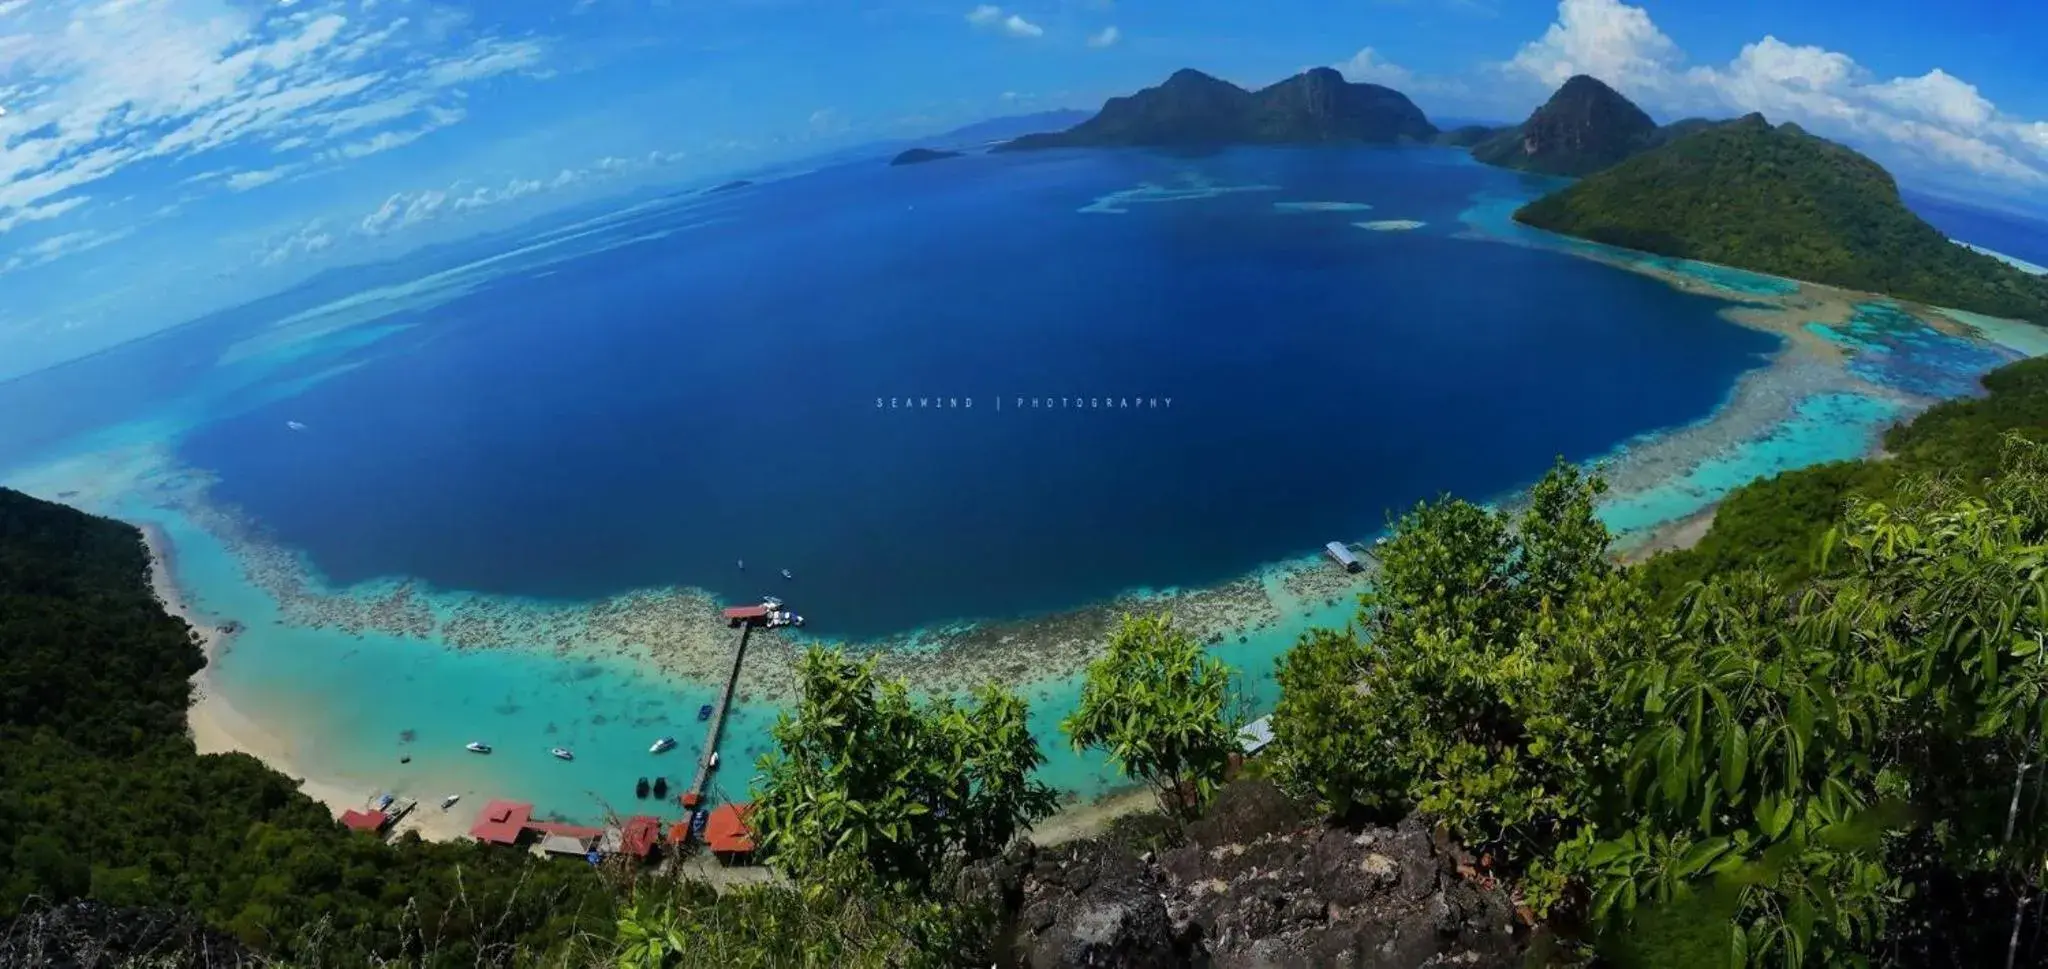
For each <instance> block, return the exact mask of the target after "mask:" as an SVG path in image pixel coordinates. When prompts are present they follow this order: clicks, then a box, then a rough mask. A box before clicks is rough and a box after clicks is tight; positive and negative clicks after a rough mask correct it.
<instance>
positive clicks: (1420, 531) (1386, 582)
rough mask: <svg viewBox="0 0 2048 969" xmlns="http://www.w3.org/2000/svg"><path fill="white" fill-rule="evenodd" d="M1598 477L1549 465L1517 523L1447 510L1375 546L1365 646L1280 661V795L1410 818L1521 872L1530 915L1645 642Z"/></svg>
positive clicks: (1601, 764) (1410, 520)
mask: <svg viewBox="0 0 2048 969" xmlns="http://www.w3.org/2000/svg"><path fill="white" fill-rule="evenodd" d="M1604 487H1605V485H1604V483H1603V482H1601V481H1600V480H1599V479H1597V478H1589V477H1586V476H1584V475H1582V474H1581V473H1580V472H1579V471H1578V470H1577V469H1575V468H1572V467H1571V466H1570V465H1567V464H1564V463H1563V462H1559V463H1558V464H1557V466H1555V467H1554V468H1553V469H1552V470H1551V471H1550V472H1549V473H1548V474H1547V475H1546V476H1545V477H1544V479H1543V480H1542V481H1541V482H1539V483H1538V484H1537V485H1536V487H1535V488H1534V489H1533V490H1532V492H1531V495H1530V500H1529V504H1528V507H1527V508H1526V509H1525V510H1524V511H1523V512H1522V513H1521V514H1520V515H1519V516H1516V515H1511V514H1509V513H1506V512H1500V511H1488V510H1486V509H1483V508H1480V507H1478V506H1476V505H1472V504H1470V503H1468V502H1463V501H1458V500H1451V499H1446V500H1443V501H1439V502H1435V503H1431V504H1424V505H1421V506H1418V507H1417V508H1416V509H1415V510H1413V511H1412V512H1410V513H1409V514H1408V515H1406V516H1404V517H1403V518H1402V519H1401V520H1400V521H1399V522H1397V523H1396V524H1395V526H1394V529H1393V533H1392V535H1391V536H1389V538H1388V540H1387V541H1386V542H1385V543H1384V544H1382V545H1381V546H1380V548H1379V553H1378V557H1379V565H1380V568H1379V571H1378V573H1377V574H1376V575H1375V576H1374V579H1373V588H1372V591H1371V592H1369V593H1368V594H1366V595H1365V596H1363V597H1361V605H1362V621H1361V626H1360V630H1361V634H1354V633H1352V632H1350V631H1346V632H1345V633H1341V634H1335V633H1316V634H1312V635H1310V636H1308V637H1306V638H1305V639H1304V640H1303V642H1302V643H1301V644H1300V645H1298V646H1296V647H1295V649H1294V650H1292V651H1290V652H1289V653H1288V655H1287V656H1285V657H1283V658H1282V660H1281V663H1280V668H1279V680H1280V683H1281V700H1280V704H1279V708H1278V710H1277V711H1276V713H1275V715H1274V733H1275V735H1276V747H1277V748H1278V759H1279V764H1280V769H1281V773H1282V778H1283V780H1284V781H1285V782H1286V783H1288V784H1289V785H1290V786H1291V787H1293V788H1294V789H1295V790H1297V791H1299V792H1302V793H1306V794H1310V795H1312V796H1314V797H1316V798H1318V799H1319V800H1321V801H1322V802H1323V803H1325V804H1327V805H1328V806H1330V807H1331V809H1333V810H1334V811H1337V812H1339V813H1343V812H1346V811H1348V810H1350V809H1351V808H1353V807H1355V806H1364V807H1377V808H1386V809H1392V810H1409V809H1414V810H1420V811H1422V812H1424V813H1427V814H1429V815H1431V816H1433V817H1435V818H1437V819H1438V820H1439V821H1441V822H1442V823H1443V824H1444V825H1445V826H1446V827H1447V828H1449V829H1450V831H1451V832H1452V833H1454V834H1455V835H1456V836H1458V837H1459V838H1460V839H1462V840H1464V841H1465V842H1466V843H1467V844H1469V845H1472V846H1475V847H1479V848H1481V849H1484V850H1486V851H1488V852H1490V853H1497V854H1498V856H1499V857H1498V860H1500V861H1502V862H1505V863H1507V864H1508V865H1510V866H1512V867H1515V868H1517V869H1526V868H1530V867H1532V866H1533V868H1534V869H1535V870H1534V872H1533V878H1532V880H1531V882H1530V884H1531V886H1532V888H1531V892H1532V896H1531V897H1532V901H1534V902H1535V903H1536V904H1537V905H1538V906H1539V907H1541V908H1547V907H1548V906H1550V905H1551V904H1553V903H1554V902H1556V901H1558V900H1559V899H1560V898H1561V896H1562V892H1563V890H1564V884H1563V880H1562V879H1561V877H1559V876H1557V875H1555V874H1554V873H1550V872H1548V871H1546V870H1545V867H1544V866H1545V865H1546V864H1547V861H1548V858H1549V857H1550V854H1551V851H1552V849H1553V848H1554V846H1556V845H1558V844H1560V843H1563V842H1566V841H1569V840H1572V839H1573V838H1575V837H1578V836H1579V832H1580V830H1581V829H1582V828H1583V827H1584V825H1585V824H1587V823H1588V821H1589V820H1590V817H1591V814H1592V812H1593V809H1594V807H1595V804H1594V797H1595V795H1596V790H1595V789H1594V788H1593V787H1592V786H1591V785H1589V784H1588V783H1587V778H1588V777H1589V776H1597V775H1599V774H1601V773H1602V772H1609V771H1613V770H1616V769H1618V767H1619V762H1620V759H1621V758H1622V756H1624V754H1625V744H1622V743H1617V738H1618V737H1620V738H1625V737H1626V736H1627V734H1626V732H1625V731H1626V728H1627V726H1628V721H1627V717H1626V711H1625V710H1617V709H1616V708H1613V707H1611V706H1610V705H1609V704H1608V703H1607V697H1606V695H1605V694H1604V693H1603V686H1604V679H1603V677H1604V673H1605V671H1606V670H1607V669H1608V667H1609V666H1610V665H1611V664H1613V663H1614V662H1616V661H1617V660H1619V659H1620V658H1623V657H1626V656H1627V655H1629V654H1630V653H1631V651H1633V650H1635V649H1638V648H1641V644H1642V643H1643V642H1644V641H1645V640H1646V639H1647V637H1648V636H1649V629H1648V618H1647V616H1648V609H1647V600H1646V599H1645V597H1644V596H1642V594H1641V593H1640V591H1639V590H1638V589H1637V588H1636V587H1635V586H1634V585H1633V584H1632V583H1631V582H1629V581H1627V577H1626V576H1625V575H1624V574H1622V573H1620V572H1617V570H1616V569H1615V567H1614V566H1612V565H1611V564H1610V563H1609V562H1608V561H1607V559H1606V551H1605V550H1606V546H1607V542H1608V535H1607V531H1606V529H1605V527H1603V526H1602V525H1601V524H1600V522H1599V520H1598V519H1597V518H1596V517H1594V515H1593V507H1594V501H1595V500H1596V499H1597V497H1598V496H1599V494H1600V493H1601V492H1602V491H1603V490H1604Z"/></svg>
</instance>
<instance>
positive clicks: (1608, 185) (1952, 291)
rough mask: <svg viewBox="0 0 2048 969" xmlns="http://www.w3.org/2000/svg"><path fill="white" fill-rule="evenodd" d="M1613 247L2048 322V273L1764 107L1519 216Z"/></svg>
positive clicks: (1573, 188)
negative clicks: (1912, 205) (1921, 205)
mask: <svg viewBox="0 0 2048 969" xmlns="http://www.w3.org/2000/svg"><path fill="white" fill-rule="evenodd" d="M1515 218H1516V219H1517V220H1518V221H1521V222H1524V223H1527V224H1529V225H1533V226H1536V227H1538V228H1542V229H1548V230H1551V231H1553V232H1560V233H1564V234H1566V235H1573V236H1578V237H1581V238H1585V239H1591V240H1593V241H1595V242H1603V243H1607V244H1609V245H1616V246H1623V247H1626V248H1629V249H1639V250H1642V251H1645V252H1654V253H1659V254H1661V255H1667V256H1679V257H1683V258H1687V259H1698V260H1702V261H1705V262H1713V263H1720V264H1722V265H1727V266H1736V267H1740V268H1743V269H1752V270H1756V271H1759V272H1766V273H1771V274H1774V275H1778V276H1785V277H1789V278H1792V279H1803V280H1809V281H1812V282H1818V283H1826V284H1829V285H1833V286H1840V287H1843V288H1846V289H1854V290H1861V291H1865V292H1873V293H1884V294H1888V295H1891V296H1897V297H1900V298H1903V299H1909V300H1913V301H1916V302H1921V303H1928V304H1932V305H1935V306H1945V307H1950V308H1954V309H1962V310H1971V311H1975V312H1979V313H1987V314H1991V315H1994V316H2002V317H2009V318H2015V319H2027V320H2032V321H2035V322H2040V323H2048V279H2043V278H2041V277H2036V276H2030V275H2028V274H2026V273H2023V272H2021V271H2019V270H2017V269H2014V268H2012V267H2011V266H2008V265H2006V264H2004V263H2002V262H1999V261H1998V260H1996V259H1993V258H1991V257H1989V256H1984V255H1979V254H1977V253H1974V252H1971V251H1969V250H1967V249H1964V248H1963V247H1961V246H1958V245H1956V244H1955V243H1953V242H1950V241H1949V240H1948V238H1947V236H1945V235H1943V234H1942V232H1941V231H1940V230H1938V229H1936V228H1934V227H1933V226H1931V225H1928V224H1927V223H1926V222H1924V221H1922V220H1921V219H1920V217H1919V216H1917V215H1915V214H1913V212H1912V211H1911V210H1910V209H1908V208H1906V206H1905V204H1904V203H1903V202H1901V201H1900V200H1899V190H1898V186H1897V184H1896V183H1894V182H1893V181H1892V177H1891V175H1890V174H1889V173H1887V172H1886V171H1885V170H1884V169H1883V168H1882V167H1880V166H1879V165H1878V164H1877V163H1876V162H1874V161H1871V160H1870V159H1869V158H1866V157H1864V156H1863V155H1861V154H1858V153H1857V152H1855V151H1853V150H1851V149H1849V148H1846V147H1843V146H1841V145H1838V144H1835V143H1834V142H1831V141H1828V140H1826V139H1823V138H1819V137H1816V136H1814V135H1811V134H1808V133H1806V132H1805V131H1803V130H1801V129H1800V128H1799V127H1798V126H1796V125H1792V124H1783V125H1778V126H1776V127H1773V126H1772V125H1770V124H1769V123H1768V122H1766V121H1765V120H1764V117H1763V116H1762V115H1760V114H1752V115H1749V116H1747V117H1744V118H1742V119H1740V120H1738V121H1733V122H1729V123H1726V124H1720V125H1714V126H1710V127H1705V128H1702V129H1701V130H1698V131H1696V132H1694V133H1692V134H1689V135H1686V136H1684V137H1681V138H1677V139H1676V140H1673V141H1672V142H1671V143H1669V144H1666V145H1664V146H1662V147H1659V148H1655V149H1652V150H1650V151H1647V152H1644V153H1642V154H1638V155H1636V156H1634V157H1632V158H1629V159H1628V160H1626V161H1623V162H1621V163H1620V164H1618V165H1615V166H1614V167H1612V168H1609V169H1606V170H1605V171H1601V172H1598V173H1596V174H1593V175H1589V176H1587V177H1586V178H1585V179H1583V180H1581V181H1580V182H1578V183H1577V184H1575V185H1573V186H1571V187H1569V188H1566V189H1563V190H1561V191H1559V192H1556V193H1553V194H1551V195H1548V196H1545V197H1543V198H1541V199H1538V200H1536V201H1534V202H1531V203H1530V204H1528V205H1527V206H1524V207H1523V208H1522V209H1521V210H1520V211H1518V212H1516V213H1515Z"/></svg>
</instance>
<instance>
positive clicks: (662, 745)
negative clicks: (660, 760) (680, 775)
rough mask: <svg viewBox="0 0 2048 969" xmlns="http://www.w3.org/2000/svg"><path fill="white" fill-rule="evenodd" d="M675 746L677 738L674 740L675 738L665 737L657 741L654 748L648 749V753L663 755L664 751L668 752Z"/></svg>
mask: <svg viewBox="0 0 2048 969" xmlns="http://www.w3.org/2000/svg"><path fill="white" fill-rule="evenodd" d="M675 745H676V738H674V737H663V738H661V739H660V740H657V741H655V742H654V746H652V747H649V748H647V752H648V753H650V754H658V753H661V752H662V751H664V750H668V749H670V748H672V747H674V746H675Z"/></svg>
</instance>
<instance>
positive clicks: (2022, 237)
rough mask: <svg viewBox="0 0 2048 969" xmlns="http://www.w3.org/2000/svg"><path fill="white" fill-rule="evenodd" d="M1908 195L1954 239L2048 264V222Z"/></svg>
mask: <svg viewBox="0 0 2048 969" xmlns="http://www.w3.org/2000/svg"><path fill="white" fill-rule="evenodd" d="M1904 198H1905V200H1906V203H1907V204H1908V205H1910V206H1911V207H1912V209H1913V211H1914V212H1916V213H1918V214H1919V215H1920V217H1921V218H1923V219H1926V220H1927V221H1928V222H1931V223H1933V224H1934V227H1935V228H1937V229H1940V230H1941V231H1943V232H1945V233H1947V234H1948V237H1949V238H1951V239H1960V240H1962V241H1964V242H1967V243H1970V244H1971V245H1976V246H1982V247H1984V248H1986V249H1990V250H1991V251H1993V252H2002V253H2005V254H2006V255H2008V256H2012V257H2014V258H2016V259H2024V260H2026V261H2027V262H2030V263H2033V264H2034V265H2036V266H2048V222H2044V221H2041V220H2039V219H2030V218H2027V217H2025V216H2022V215H2018V214H2016V213H2012V212H2000V211H1994V210H1991V209H1986V208H1979V207H1977V206H1974V205H1969V204H1966V203H1963V202H1952V201H1949V200H1947V199H1938V198H1934V197H1932V196H1926V195H1917V194H1913V193H1910V192H1909V193H1906V194H1905V196H1904Z"/></svg>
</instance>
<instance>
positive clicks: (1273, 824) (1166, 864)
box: [1011, 781, 1525, 969]
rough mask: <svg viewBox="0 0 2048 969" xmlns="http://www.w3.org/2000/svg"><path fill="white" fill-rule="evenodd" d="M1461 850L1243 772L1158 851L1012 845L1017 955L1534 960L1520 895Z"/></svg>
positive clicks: (1062, 959) (1478, 963) (1043, 964)
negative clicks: (1313, 812)
mask: <svg viewBox="0 0 2048 969" xmlns="http://www.w3.org/2000/svg"><path fill="white" fill-rule="evenodd" d="M1461 860H1462V859H1461V857H1460V855H1459V854H1458V852H1457V851H1455V850H1453V849H1452V848H1451V847H1450V846H1448V845H1446V844H1443V843H1441V842H1439V841H1438V840H1437V839H1435V838H1434V837H1432V836H1431V834H1430V832H1429V830H1428V829H1427V828H1426V827H1425V826H1424V825H1423V824H1422V823H1421V822H1420V821H1417V820H1414V819H1410V820H1408V821H1404V822H1402V823H1401V824H1400V825H1398V826H1396V827H1393V828H1380V827H1374V828H1366V829H1364V830H1352V829H1348V828H1344V827H1339V826H1332V825H1327V824H1323V823H1320V822H1317V821H1313V820H1309V819H1306V818H1304V817H1303V815H1302V814H1301V812H1300V811H1299V810H1298V809H1296V808H1295V806H1294V805H1293V804H1291V803H1290V802H1289V801H1288V800H1287V798H1286V797H1285V796H1284V795H1282V794H1281V793H1280V792H1279V791H1278V790H1277V789H1275V788H1274V787H1272V786H1271V785H1270V784H1267V783H1265V782H1258V781H1253V782H1241V783H1238V784H1233V785H1231V786H1230V787H1228V788H1226V789H1225V790H1224V792H1223V794H1222V795H1221V796H1220V797H1219V798H1218V800H1217V803H1216V804H1215V805H1214V806H1213V807H1212V809H1211V810H1210V812H1209V814H1208V816H1207V817H1205V818H1204V819H1203V820H1202V821H1200V822H1197V823H1196V824H1194V825H1191V826H1190V827H1189V830H1188V835H1187V838H1186V839H1185V841H1184V843H1182V844H1181V845H1180V846H1178V847H1175V848H1172V849H1169V850H1166V851H1164V852H1162V853H1160V854H1158V855H1157V856H1156V857H1155V856H1153V855H1150V854H1137V853H1133V852H1132V851H1131V850H1129V849H1120V848H1116V847H1113V846H1111V845H1108V844H1105V843H1103V842H1099V841H1086V842H1075V843H1071V844H1067V845H1062V846H1060V847H1058V848H1054V849H1049V850H1045V851H1041V852H1037V853H1036V854H1035V856H1033V857H1031V858H1029V859H1028V860H1026V861H1024V862H1023V863H1022V864H1021V866H1018V865H1017V859H1015V858H1014V857H1013V858H1012V860H1011V863H1012V865H1013V866H1017V867H1020V868H1021V875H1022V878H1021V889H1020V891H1019V892H1018V898H1019V901H1020V903H1021V904H1020V905H1019V907H1018V908H1017V909H1016V910H1015V911H1016V912H1017V917H1016V922H1015V926H1014V933H1013V934H1014V939H1015V943H1016V949H1017V957H1018V961H1019V963H1020V964H1022V965H1026V966H1030V967H1032V969H1050V967H1054V966H1090V967H1111V966H1115V967H1132V969H1140V967H1142V969H1153V967H1159V969H1167V967H1194V966H1206V967H1213V969H1229V967H1246V969H1250V967H1260V969H1292V967H1301V969H1310V967H1316V969H1320V967H1374V969H1379V967H1384V969H1395V967H1400V969H1413V967H1418V966H1462V967H1471V969H1485V967H1493V966H1499V967H1503V969H1505V967H1510V966H1516V965H1519V964H1520V959H1521V953H1522V951H1523V948H1524V944H1525V940H1524V938H1523V935H1522V933H1521V932H1519V931H1518V923H1517V922H1516V919H1515V914H1514V906H1513V903H1512V902H1511V901H1510V900H1509V898H1508V896H1507V893H1506V892H1505V891H1503V890H1501V889H1500V888H1498V887H1494V886H1491V885H1489V884H1486V883H1484V882H1482V881H1480V880H1475V878H1474V877H1468V875H1467V874H1466V873H1468V872H1469V871H1470V869H1469V867H1463V868H1461Z"/></svg>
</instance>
